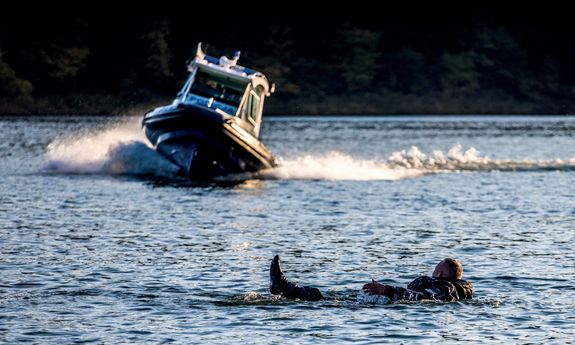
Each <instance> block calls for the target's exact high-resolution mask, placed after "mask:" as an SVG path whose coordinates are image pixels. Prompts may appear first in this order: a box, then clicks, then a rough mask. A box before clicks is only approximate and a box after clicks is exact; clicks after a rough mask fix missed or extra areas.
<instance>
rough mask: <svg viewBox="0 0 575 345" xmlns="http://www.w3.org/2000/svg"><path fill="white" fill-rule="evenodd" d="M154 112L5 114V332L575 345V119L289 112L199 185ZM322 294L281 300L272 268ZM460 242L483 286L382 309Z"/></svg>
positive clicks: (53, 337) (1, 280)
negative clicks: (153, 129)
mask: <svg viewBox="0 0 575 345" xmlns="http://www.w3.org/2000/svg"><path fill="white" fill-rule="evenodd" d="M139 121H140V119H139V118H118V117H30V118H27V117H7V118H0V134H1V137H2V141H1V142H0V174H1V179H0V251H1V253H0V254H1V256H0V341H1V342H4V343H10V344H14V343H20V342H30V343H40V344H47V343H54V344H64V343H66V344H68V343H90V342H94V343H106V344H120V343H155V344H157V343H178V344H179V343H187V344H189V343H201V344H226V343H234V344H237V343H246V344H270V343H295V344H299V343H330V344H331V343H347V342H349V343H351V342H354V343H382V342H389V343H430V342H434V341H454V342H455V341H464V342H470V343H478V342H497V343H499V342H506V343H568V342H572V341H573V339H574V338H575V302H574V301H575V285H574V281H575V254H574V250H573V242H574V240H575V117H309V118H305V117H285V118H284V117H280V118H267V119H266V122H265V124H264V127H263V128H262V140H263V141H264V142H265V143H266V145H267V146H268V147H269V148H270V149H271V150H272V151H273V152H274V153H275V154H276V156H277V157H278V158H279V159H280V161H281V163H282V165H281V167H279V168H277V169H275V170H273V171H266V172H261V173H259V174H255V175H253V176H252V177H251V179H249V180H247V181H245V182H242V183H219V184H214V185H194V184H191V183H188V182H186V181H183V180H179V179H177V178H174V176H173V172H174V167H173V166H172V165H171V164H170V163H169V162H167V161H165V160H164V159H162V158H161V157H159V156H158V155H157V154H156V153H155V152H154V151H153V150H151V149H150V148H149V147H148V146H147V144H146V140H145V139H144V137H143V135H142V133H141V130H140V127H139ZM274 254H280V256H281V258H282V263H283V268H284V270H285V272H286V274H287V276H288V277H289V278H290V279H291V280H293V281H296V282H301V283H304V284H309V285H313V286H316V287H318V288H320V289H321V290H322V291H323V292H324V293H325V294H326V295H328V296H331V297H333V298H331V299H329V300H327V301H322V302H294V301H286V300H277V299H273V298H272V297H271V296H270V294H269V292H268V283H269V273H268V270H269V264H270V261H271V258H272V257H273V255H274ZM446 256H452V257H456V258H458V259H460V260H461V262H462V263H463V265H464V278H466V279H467V280H469V281H472V282H473V283H474V284H475V288H476V294H475V298H474V299H473V300H470V301H465V302H456V303H397V304H391V305H363V304H358V303H357V302H356V299H355V296H356V295H357V292H358V290H359V289H360V288H361V286H362V285H363V284H364V283H366V282H368V281H369V280H370V279H371V278H376V279H378V280H379V281H381V282H385V283H389V284H395V285H402V286H404V285H406V284H407V283H409V282H410V281H411V280H412V279H414V278H416V277H418V276H420V275H426V274H431V272H432V270H433V268H434V266H435V264H436V263H437V262H438V261H439V260H441V259H442V258H444V257H446Z"/></svg>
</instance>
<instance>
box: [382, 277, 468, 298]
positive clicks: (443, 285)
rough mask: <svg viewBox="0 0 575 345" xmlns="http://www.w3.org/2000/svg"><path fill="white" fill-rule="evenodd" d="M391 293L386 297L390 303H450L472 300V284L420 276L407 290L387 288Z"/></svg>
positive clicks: (458, 280) (393, 287)
mask: <svg viewBox="0 0 575 345" xmlns="http://www.w3.org/2000/svg"><path fill="white" fill-rule="evenodd" d="M387 289H391V291H392V292H391V293H389V294H388V293H386V295H387V296H388V297H389V298H390V299H391V301H392V302H395V301H399V300H406V301H420V300H426V299H427V300H438V301H446V302H452V301H457V300H461V299H468V298H473V284H472V283H470V282H467V281H465V280H461V279H456V280H446V279H441V278H432V277H427V276H422V277H419V278H417V279H415V280H414V281H412V282H411V283H409V285H407V289H405V288H402V287H396V286H387Z"/></svg>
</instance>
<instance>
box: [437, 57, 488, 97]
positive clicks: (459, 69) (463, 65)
mask: <svg viewBox="0 0 575 345" xmlns="http://www.w3.org/2000/svg"><path fill="white" fill-rule="evenodd" d="M475 60H476V54H475V53H474V52H470V51H468V52H462V53H447V52H446V53H443V55H442V56H441V62H440V70H441V73H440V83H441V86H442V88H443V91H444V92H446V93H447V94H450V95H471V94H473V93H475V92H476V91H477V90H478V89H479V73H477V70H476V67H475Z"/></svg>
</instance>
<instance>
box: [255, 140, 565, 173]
mask: <svg viewBox="0 0 575 345" xmlns="http://www.w3.org/2000/svg"><path fill="white" fill-rule="evenodd" d="M547 170H552V171H557V170H575V158H572V159H567V160H563V159H550V160H528V159H527V160H510V159H508V160H506V159H491V158H489V157H487V156H482V155H481V154H480V153H479V151H478V150H476V149H475V148H473V147H472V148H469V149H467V150H463V148H462V146H461V145H459V144H458V145H455V146H453V147H452V148H451V149H450V150H449V151H448V152H447V153H444V152H443V151H437V150H436V151H433V152H432V153H431V154H425V153H423V152H422V151H420V150H419V149H418V148H417V147H415V146H413V147H411V148H410V149H409V150H401V151H398V152H394V153H393V154H391V155H390V156H389V157H388V158H387V159H383V160H361V159H356V158H353V157H351V156H349V155H345V154H342V153H339V152H330V153H328V154H325V155H319V156H312V155H306V156H303V157H297V158H295V159H287V160H284V161H282V162H280V166H279V167H277V168H275V169H270V170H265V171H261V172H259V173H258V174H257V177H259V178H262V179H317V180H358V181H362V180H398V179H406V178H413V177H418V176H423V175H429V174H437V173H450V172H464V171H547Z"/></svg>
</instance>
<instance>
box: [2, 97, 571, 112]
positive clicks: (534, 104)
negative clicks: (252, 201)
mask: <svg viewBox="0 0 575 345" xmlns="http://www.w3.org/2000/svg"><path fill="white" fill-rule="evenodd" d="M171 99H172V97H169V96H160V95H150V96H149V97H142V95H138V96H137V97H132V95H111V94H77V95H74V94H67V95H62V96H44V97H38V98H33V99H32V98H27V99H18V98H12V99H7V98H0V115H39V114H44V115H78V114H83V115H142V114H144V113H145V112H146V111H148V110H150V109H152V108H154V107H155V106H159V105H162V104H166V103H169V102H170V101H171ZM348 114H357V115H409V114H430V115H437V114H447V115H449V114H524V115H529V114H533V115H541V114H554V115H567V114H575V102H573V100H572V99H553V98H545V97H542V98H541V99H538V100H518V99H515V98H513V97H509V96H507V95H505V94H498V93H494V92H491V93H484V94H479V95H476V96H474V97H469V96H459V95H449V94H444V93H429V94H424V95H415V94H403V93H397V92H382V93H358V94H347V95H339V96H325V97H318V96H312V97H296V98H290V99H285V98H284V99H282V98H281V96H280V97H273V98H271V99H269V100H267V102H266V112H265V115H271V116H273V115H348Z"/></svg>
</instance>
